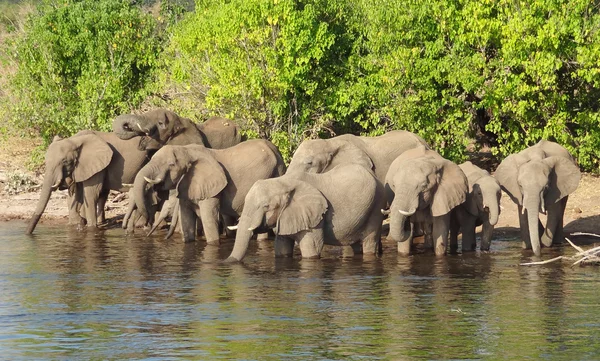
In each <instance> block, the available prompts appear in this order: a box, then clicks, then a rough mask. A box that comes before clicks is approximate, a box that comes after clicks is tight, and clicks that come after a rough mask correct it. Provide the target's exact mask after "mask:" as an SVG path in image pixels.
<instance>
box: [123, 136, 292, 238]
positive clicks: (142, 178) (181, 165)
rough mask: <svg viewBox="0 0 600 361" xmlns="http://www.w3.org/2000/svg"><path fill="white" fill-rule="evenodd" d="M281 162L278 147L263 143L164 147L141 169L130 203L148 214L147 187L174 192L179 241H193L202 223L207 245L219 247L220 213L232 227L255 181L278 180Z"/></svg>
mask: <svg viewBox="0 0 600 361" xmlns="http://www.w3.org/2000/svg"><path fill="white" fill-rule="evenodd" d="M284 172H285V164H284V162H283V158H282V157H281V154H280V153H279V150H278V149H277V147H275V146H274V145H273V144H272V143H271V142H269V141H267V140H263V139H255V140H249V141H246V142H242V143H240V144H238V145H236V146H233V147H231V148H227V149H210V148H206V147H204V146H202V145H187V146H170V145H167V146H164V147H162V148H161V149H160V150H159V151H158V152H156V154H154V156H153V157H152V159H151V160H150V162H149V163H148V164H147V165H146V166H145V167H144V168H142V170H140V172H139V173H138V175H137V176H136V179H135V182H134V200H135V203H136V205H137V207H138V210H139V211H140V213H141V214H142V215H144V216H145V215H146V214H147V209H148V205H147V204H146V201H145V200H147V199H148V197H146V194H145V192H146V191H147V189H148V187H147V186H148V184H154V185H162V189H164V190H169V189H175V188H176V189H177V197H178V199H179V212H180V217H179V218H180V222H181V228H182V232H183V239H184V241H186V242H189V241H194V240H195V239H196V229H197V220H198V218H199V219H200V220H201V223H202V227H203V229H204V234H205V236H206V240H207V242H208V243H209V244H218V243H219V215H221V216H223V218H224V219H225V223H226V224H229V225H232V224H234V220H236V219H237V218H238V217H239V215H240V214H241V213H242V210H243V208H244V198H245V197H246V194H247V193H248V191H249V190H250V188H251V187H252V185H253V184H254V182H256V181H257V180H259V179H266V178H271V177H278V176H281V175H283V173H284Z"/></svg>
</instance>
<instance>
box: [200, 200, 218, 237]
mask: <svg viewBox="0 0 600 361" xmlns="http://www.w3.org/2000/svg"><path fill="white" fill-rule="evenodd" d="M220 204H221V201H220V200H219V198H208V199H205V200H203V201H201V202H200V204H199V207H200V219H201V221H202V227H203V228H204V236H205V237H206V242H207V243H208V244H210V245H215V246H218V245H219V243H220V240H219V238H220V237H219V207H220Z"/></svg>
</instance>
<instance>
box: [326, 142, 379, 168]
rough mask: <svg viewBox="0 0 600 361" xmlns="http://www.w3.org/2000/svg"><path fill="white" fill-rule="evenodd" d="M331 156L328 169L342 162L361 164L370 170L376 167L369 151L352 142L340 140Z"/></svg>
mask: <svg viewBox="0 0 600 361" xmlns="http://www.w3.org/2000/svg"><path fill="white" fill-rule="evenodd" d="M330 156H331V161H330V162H329V166H328V167H327V169H328V170H329V169H333V168H334V167H335V166H337V165H340V164H359V165H361V166H363V167H365V168H366V169H369V170H373V167H374V165H373V161H372V160H371V158H370V157H369V156H368V155H367V153H365V151H363V150H362V149H360V148H359V147H357V146H356V145H354V144H352V143H350V142H346V141H339V147H337V149H336V150H334V151H333V152H331V154H330Z"/></svg>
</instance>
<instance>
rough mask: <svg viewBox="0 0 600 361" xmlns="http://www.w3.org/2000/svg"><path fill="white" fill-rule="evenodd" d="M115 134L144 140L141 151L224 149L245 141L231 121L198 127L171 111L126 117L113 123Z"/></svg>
mask: <svg viewBox="0 0 600 361" xmlns="http://www.w3.org/2000/svg"><path fill="white" fill-rule="evenodd" d="M112 126H113V132H115V134H117V135H118V136H119V137H120V138H121V139H131V138H133V137H135V136H143V137H144V139H143V141H142V142H141V143H140V147H141V148H142V149H144V150H156V149H159V148H160V147H162V146H163V145H166V144H169V145H187V144H203V145H205V146H207V147H209V148H214V149H224V148H229V147H232V146H234V145H236V144H238V143H240V141H241V133H240V129H239V127H238V126H237V124H235V123H234V122H232V121H231V120H227V119H225V118H220V117H212V118H210V119H208V120H207V121H206V122H204V123H201V124H196V123H194V122H192V121H191V120H190V119H188V118H183V117H180V116H179V115H177V114H176V113H174V112H172V111H170V110H167V109H162V108H161V109H155V110H150V111H148V112H146V113H143V114H123V115H119V116H118V117H117V118H115V120H114V121H113V125H112Z"/></svg>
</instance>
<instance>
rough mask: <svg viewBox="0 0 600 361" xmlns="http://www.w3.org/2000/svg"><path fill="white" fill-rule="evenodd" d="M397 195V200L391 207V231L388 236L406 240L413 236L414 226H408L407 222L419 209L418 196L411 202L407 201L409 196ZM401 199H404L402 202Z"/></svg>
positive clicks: (395, 239) (402, 240) (400, 240)
mask: <svg viewBox="0 0 600 361" xmlns="http://www.w3.org/2000/svg"><path fill="white" fill-rule="evenodd" d="M396 197H397V198H396V201H394V202H393V203H392V206H391V208H390V210H391V212H390V233H389V234H388V238H389V239H391V240H393V241H396V242H405V241H407V240H409V239H410V238H411V237H412V227H406V222H408V221H409V218H410V217H411V216H412V215H414V214H415V212H416V211H417V205H418V198H417V199H416V200H415V201H412V202H410V201H406V199H408V198H407V197H403V196H402V195H400V196H396ZM411 198H412V197H411ZM400 199H402V200H403V201H402V202H400V201H399V200H400ZM407 228H408V229H407Z"/></svg>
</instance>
